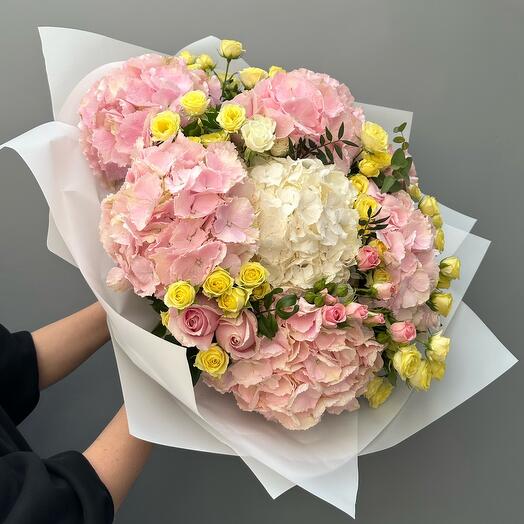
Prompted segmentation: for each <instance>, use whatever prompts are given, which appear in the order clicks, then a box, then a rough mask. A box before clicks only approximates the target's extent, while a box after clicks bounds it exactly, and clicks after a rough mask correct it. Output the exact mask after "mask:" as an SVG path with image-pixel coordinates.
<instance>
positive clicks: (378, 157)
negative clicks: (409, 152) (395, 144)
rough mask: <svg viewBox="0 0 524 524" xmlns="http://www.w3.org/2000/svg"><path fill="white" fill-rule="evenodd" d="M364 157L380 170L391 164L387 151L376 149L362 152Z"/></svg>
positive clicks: (389, 154)
mask: <svg viewBox="0 0 524 524" xmlns="http://www.w3.org/2000/svg"><path fill="white" fill-rule="evenodd" d="M364 158H367V159H369V160H371V161H373V163H374V164H375V165H376V166H377V167H378V168H379V169H380V170H381V171H382V169H386V167H389V166H390V165H391V153H390V152H389V151H377V152H376V153H367V152H365V153H364Z"/></svg>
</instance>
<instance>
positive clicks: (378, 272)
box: [373, 267, 391, 284]
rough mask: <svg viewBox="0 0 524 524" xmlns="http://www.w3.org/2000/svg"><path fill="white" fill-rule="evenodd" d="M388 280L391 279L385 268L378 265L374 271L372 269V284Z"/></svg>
mask: <svg viewBox="0 0 524 524" xmlns="http://www.w3.org/2000/svg"><path fill="white" fill-rule="evenodd" d="M390 281H391V277H390V275H389V273H388V272H387V271H386V270H385V269H382V268H380V267H379V268H378V269H375V271H373V283H374V284H384V283H386V282H390Z"/></svg>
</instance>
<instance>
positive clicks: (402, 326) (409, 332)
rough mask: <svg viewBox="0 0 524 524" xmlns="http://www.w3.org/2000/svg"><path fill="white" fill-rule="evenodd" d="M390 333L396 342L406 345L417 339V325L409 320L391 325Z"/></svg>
mask: <svg viewBox="0 0 524 524" xmlns="http://www.w3.org/2000/svg"><path fill="white" fill-rule="evenodd" d="M389 332H390V333H391V338H392V339H393V340H394V341H395V342H399V343H401V344H406V343H408V342H411V341H412V340H415V338H417V329H416V327H415V324H413V322H410V321H409V320H408V321H405V322H395V323H393V324H391V326H390V328H389Z"/></svg>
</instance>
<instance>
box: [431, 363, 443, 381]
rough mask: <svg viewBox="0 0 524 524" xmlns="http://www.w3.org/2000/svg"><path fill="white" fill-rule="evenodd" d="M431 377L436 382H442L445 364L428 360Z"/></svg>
mask: <svg viewBox="0 0 524 524" xmlns="http://www.w3.org/2000/svg"><path fill="white" fill-rule="evenodd" d="M428 362H429V369H430V371H431V376H432V377H433V378H436V379H437V380H442V379H443V378H444V375H445V374H446V363H445V362H440V361H438V360H429V361H428Z"/></svg>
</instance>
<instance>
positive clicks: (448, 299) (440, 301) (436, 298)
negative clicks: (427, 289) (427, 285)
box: [429, 293, 453, 317]
mask: <svg viewBox="0 0 524 524" xmlns="http://www.w3.org/2000/svg"><path fill="white" fill-rule="evenodd" d="M429 303H430V304H431V307H432V308H433V309H434V310H435V311H436V312H437V313H438V314H439V315H442V316H444V317H447V316H448V315H449V312H450V311H451V306H452V305H453V295H452V294H451V293H431V296H430V297H429Z"/></svg>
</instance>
